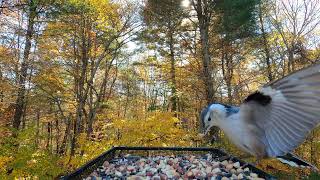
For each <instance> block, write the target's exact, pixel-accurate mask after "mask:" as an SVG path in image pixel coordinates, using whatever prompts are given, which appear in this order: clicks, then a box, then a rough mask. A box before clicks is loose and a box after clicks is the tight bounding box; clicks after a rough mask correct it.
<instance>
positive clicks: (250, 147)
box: [219, 113, 258, 155]
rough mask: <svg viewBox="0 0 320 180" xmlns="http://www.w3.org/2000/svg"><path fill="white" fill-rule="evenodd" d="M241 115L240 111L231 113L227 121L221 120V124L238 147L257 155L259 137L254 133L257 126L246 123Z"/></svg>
mask: <svg viewBox="0 0 320 180" xmlns="http://www.w3.org/2000/svg"><path fill="white" fill-rule="evenodd" d="M239 117H240V114H239V113H237V114H234V115H231V116H229V118H228V119H226V120H225V121H221V122H220V123H219V126H220V128H221V129H222V130H223V131H224V133H225V135H227V136H228V138H229V139H230V140H231V141H232V143H234V144H235V145H236V146H237V147H239V148H240V149H242V150H243V151H246V152H247V153H250V154H252V155H256V151H255V147H254V144H255V142H257V141H258V139H256V138H257V137H256V136H255V135H254V128H255V127H253V126H252V125H250V124H247V123H245V122H244V121H243V120H242V119H241V118H239Z"/></svg>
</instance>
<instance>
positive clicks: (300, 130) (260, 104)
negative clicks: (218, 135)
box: [200, 64, 320, 168]
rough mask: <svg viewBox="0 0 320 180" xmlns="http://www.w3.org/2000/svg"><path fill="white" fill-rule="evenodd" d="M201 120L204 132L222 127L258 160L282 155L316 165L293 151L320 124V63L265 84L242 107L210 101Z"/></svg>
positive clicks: (240, 146)
mask: <svg viewBox="0 0 320 180" xmlns="http://www.w3.org/2000/svg"><path fill="white" fill-rule="evenodd" d="M200 119H201V130H202V132H203V133H204V134H207V133H208V132H209V131H210V129H211V128H212V127H214V126H216V127H219V128H220V129H222V130H223V131H224V133H225V135H226V136H227V137H228V138H229V139H230V140H231V141H232V142H233V143H234V144H235V145H236V146H237V147H238V148H240V149H241V150H243V151H245V152H247V153H249V154H251V155H253V156H255V157H256V158H257V160H260V159H262V158H268V157H279V158H280V159H279V160H281V161H282V162H284V163H288V164H290V163H291V162H293V163H294V164H295V165H304V166H311V167H312V168H315V167H314V166H312V165H310V164H303V161H302V160H300V159H299V158H298V157H296V156H295V155H293V154H291V152H292V151H293V150H294V149H295V148H296V147H297V146H299V145H300V144H301V143H302V142H303V141H304V140H305V139H306V137H307V135H308V134H309V133H310V131H311V130H312V129H314V128H315V127H316V126H317V125H318V124H319V123H320V64H315V65H312V66H309V67H307V68H304V69H301V70H299V71H296V72H294V73H292V74H290V75H288V76H286V77H284V78H282V79H279V80H277V81H274V82H271V83H268V84H266V85H264V86H263V87H261V88H260V89H259V90H257V91H255V92H254V93H252V94H250V95H249V96H248V97H246V98H245V99H244V101H243V103H242V104H241V105H240V106H239V107H237V106H230V105H224V104H211V105H209V106H208V107H206V108H204V109H203V110H202V112H201V118H200ZM289 161H291V162H289Z"/></svg>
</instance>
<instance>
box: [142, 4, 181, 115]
mask: <svg viewBox="0 0 320 180" xmlns="http://www.w3.org/2000/svg"><path fill="white" fill-rule="evenodd" d="M185 15H186V14H185V12H184V9H183V7H182V6H181V0H167V1H158V0H149V1H147V2H146V6H145V8H144V11H143V17H144V22H145V23H146V25H147V26H146V27H147V30H146V32H145V35H146V37H147V38H148V41H150V42H152V43H156V46H157V47H156V49H155V50H157V51H158V52H159V53H160V54H161V55H163V56H164V58H165V59H169V60H170V88H171V110H172V111H177V106H178V95H177V82H176V63H177V60H178V58H179V56H178V47H179V40H178V38H179V33H180V32H181V30H182V27H183V26H182V21H183V19H184V17H185Z"/></svg>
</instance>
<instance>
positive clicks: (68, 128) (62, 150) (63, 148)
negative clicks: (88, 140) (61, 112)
mask: <svg viewBox="0 0 320 180" xmlns="http://www.w3.org/2000/svg"><path fill="white" fill-rule="evenodd" d="M71 126H72V122H71V114H70V115H69V118H67V122H66V130H65V132H64V136H63V140H62V143H61V146H60V148H59V154H64V153H65V152H66V147H67V141H68V137H69V134H70V131H71Z"/></svg>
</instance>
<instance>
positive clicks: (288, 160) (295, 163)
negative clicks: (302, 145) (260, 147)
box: [277, 153, 319, 172]
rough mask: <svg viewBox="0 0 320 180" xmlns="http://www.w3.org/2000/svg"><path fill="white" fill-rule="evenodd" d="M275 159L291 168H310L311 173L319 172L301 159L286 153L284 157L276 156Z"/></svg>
mask: <svg viewBox="0 0 320 180" xmlns="http://www.w3.org/2000/svg"><path fill="white" fill-rule="evenodd" d="M277 159H278V160H279V161H281V162H282V163H283V164H287V165H289V166H292V167H300V168H310V169H311V170H313V171H316V172H319V169H318V168H317V167H316V166H314V165H312V164H311V163H309V162H306V161H304V160H302V159H301V158H299V157H298V156H296V155H294V154H292V153H287V154H286V155H284V156H277Z"/></svg>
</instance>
